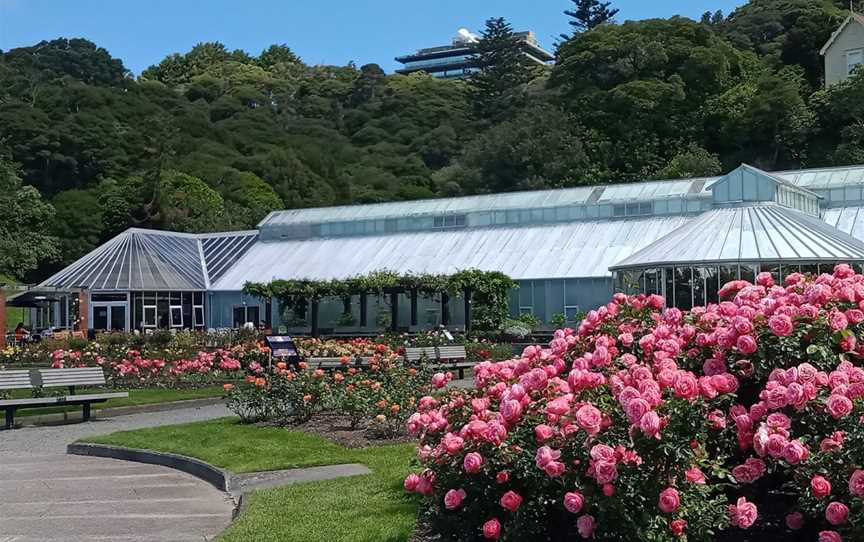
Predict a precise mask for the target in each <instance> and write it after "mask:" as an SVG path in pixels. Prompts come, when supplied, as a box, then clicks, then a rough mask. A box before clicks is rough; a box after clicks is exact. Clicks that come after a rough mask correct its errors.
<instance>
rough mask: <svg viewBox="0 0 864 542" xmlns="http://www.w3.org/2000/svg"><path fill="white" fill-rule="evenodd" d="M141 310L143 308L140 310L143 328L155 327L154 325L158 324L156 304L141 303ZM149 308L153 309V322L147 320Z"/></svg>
mask: <svg viewBox="0 0 864 542" xmlns="http://www.w3.org/2000/svg"><path fill="white" fill-rule="evenodd" d="M142 310H143V312H142V314H141V316H142V317H143V320H144V322H143V327H144V328H145V329H147V328H150V329H155V328H156V327H158V326H159V311H158V310H157V309H156V305H143V306H142ZM149 310H152V311H153V323H148V322H147V311H149Z"/></svg>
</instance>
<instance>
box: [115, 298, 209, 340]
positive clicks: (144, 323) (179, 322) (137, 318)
mask: <svg viewBox="0 0 864 542" xmlns="http://www.w3.org/2000/svg"><path fill="white" fill-rule="evenodd" d="M124 295H125V294H124ZM129 301H130V303H131V306H130V309H129V320H130V321H129V325H130V326H131V327H132V329H138V330H142V331H143V330H147V329H170V328H173V329H203V328H204V321H205V320H204V292H176V291H170V292H162V291H160V292H152V291H147V292H130V294H129Z"/></svg>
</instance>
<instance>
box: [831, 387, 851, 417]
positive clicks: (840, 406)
mask: <svg viewBox="0 0 864 542" xmlns="http://www.w3.org/2000/svg"><path fill="white" fill-rule="evenodd" d="M853 407H854V405H853V404H852V401H850V400H849V398H848V397H844V396H843V395H839V394H836V393H833V394H831V395H829V396H828V399H826V400H825V408H826V410H827V411H828V414H830V415H831V416H833V417H834V418H835V419H838V420H839V419H840V418H845V417H846V416H848V415H849V414H851V413H852V409H853Z"/></svg>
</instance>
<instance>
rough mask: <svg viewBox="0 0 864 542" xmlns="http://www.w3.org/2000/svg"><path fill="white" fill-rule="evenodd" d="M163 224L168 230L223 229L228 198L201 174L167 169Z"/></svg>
mask: <svg viewBox="0 0 864 542" xmlns="http://www.w3.org/2000/svg"><path fill="white" fill-rule="evenodd" d="M161 184H162V186H161V197H160V217H161V222H160V223H159V226H161V227H162V228H164V229H167V230H174V231H183V232H192V233H201V232H213V231H219V230H220V229H222V228H223V227H224V226H225V224H224V220H225V201H224V200H223V199H222V196H220V195H219V193H218V192H216V191H215V190H213V189H212V188H210V187H209V186H207V184H206V183H204V181H202V180H201V179H199V178H197V177H193V176H191V175H187V174H185V173H181V172H179V171H171V170H167V171H163V172H162V177H161Z"/></svg>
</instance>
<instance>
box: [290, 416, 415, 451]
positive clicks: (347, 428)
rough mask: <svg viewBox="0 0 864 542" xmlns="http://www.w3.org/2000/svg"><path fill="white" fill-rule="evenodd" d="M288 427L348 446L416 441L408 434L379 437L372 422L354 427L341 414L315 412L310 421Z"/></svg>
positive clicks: (383, 444) (358, 446) (386, 444)
mask: <svg viewBox="0 0 864 542" xmlns="http://www.w3.org/2000/svg"><path fill="white" fill-rule="evenodd" d="M287 429H290V430H292V431H303V432H305V433H310V434H313V435H318V436H321V437H324V438H326V439H328V440H331V441H333V442H335V443H336V444H339V445H340V446H344V447H346V448H369V447H372V446H388V445H391V444H404V443H407V442H416V440H415V439H413V438H412V437H410V436H409V435H407V434H401V435H396V436H388V437H379V436H378V435H376V434H374V433H373V431H372V430H371V429H370V424H369V423H368V422H366V421H362V422H360V423H359V424H357V426H356V427H354V428H352V427H351V423H350V418H349V417H348V416H342V415H339V414H327V413H322V414H315V415H314V416H312V419H311V420H309V421H308V422H305V423H301V424H296V425H289V426H287Z"/></svg>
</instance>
